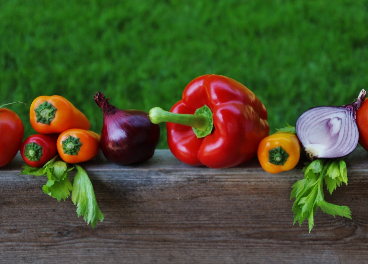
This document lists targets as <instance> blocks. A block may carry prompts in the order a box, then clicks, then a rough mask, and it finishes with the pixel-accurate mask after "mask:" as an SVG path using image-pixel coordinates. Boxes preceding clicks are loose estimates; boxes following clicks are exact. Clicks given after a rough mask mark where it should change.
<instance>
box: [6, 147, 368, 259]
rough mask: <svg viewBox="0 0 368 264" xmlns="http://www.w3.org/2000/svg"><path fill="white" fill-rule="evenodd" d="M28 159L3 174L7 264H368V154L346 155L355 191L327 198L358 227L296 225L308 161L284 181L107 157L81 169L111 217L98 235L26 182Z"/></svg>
mask: <svg viewBox="0 0 368 264" xmlns="http://www.w3.org/2000/svg"><path fill="white" fill-rule="evenodd" d="M21 165H22V160H21V157H20V156H17V157H16V159H15V160H14V161H13V162H12V163H11V164H10V165H8V166H6V167H4V168H1V169H0V253H1V263H22V262H23V263H61V262H65V263H67V262H69V263H101V262H105V263H117V262H119V263H168V262H169V263H287V262H290V263H313V262H318V263H322V262H323V263H354V262H355V263H363V262H366V261H368V250H367V243H368V192H367V189H368V178H367V176H368V153H367V152H365V151H364V150H362V149H357V150H356V151H355V152H354V153H353V154H351V155H350V156H349V157H348V158H347V165H348V176H349V184H348V185H347V186H345V185H344V186H342V187H340V188H338V190H336V191H335V192H334V193H333V195H332V196H330V195H328V194H327V195H326V200H328V201H330V202H333V203H336V204H339V205H347V206H349V207H350V209H351V211H352V218H353V219H352V220H350V219H345V218H342V217H335V218H334V217H332V216H329V215H326V214H324V213H322V212H321V211H318V212H317V214H316V217H315V227H314V228H313V230H312V232H311V233H309V232H308V225H307V222H305V223H303V225H302V226H301V227H299V225H293V213H292V211H291V208H292V204H293V201H291V200H290V199H289V196H290V191H291V186H292V184H293V183H294V182H295V181H297V180H299V179H301V178H302V177H303V174H302V171H301V169H302V164H299V165H298V167H297V168H296V169H294V170H292V171H289V172H284V173H280V174H277V175H273V174H268V173H265V172H264V171H263V170H262V169H261V167H260V166H259V164H258V162H257V160H252V161H251V162H248V163H246V164H244V165H242V166H239V167H236V168H230V169H209V168H204V167H191V166H188V165H185V164H183V163H181V162H179V161H178V160H176V159H175V158H174V157H173V156H172V155H171V153H170V152H169V151H168V150H157V151H156V153H155V155H154V157H153V158H152V159H151V160H149V161H148V162H146V163H144V164H140V165H135V166H119V165H115V164H112V163H110V162H107V161H106V160H105V159H104V158H103V157H102V156H101V155H100V156H99V157H98V158H96V159H95V160H93V161H91V162H88V163H85V164H81V165H82V167H84V169H85V170H86V171H87V172H88V174H89V176H90V178H91V181H92V183H93V185H94V189H95V193H96V198H97V201H98V203H99V206H100V209H101V211H102V212H103V213H104V215H105V220H104V221H103V222H102V223H101V222H98V223H97V224H96V227H95V229H92V228H91V227H90V226H89V225H86V224H85V222H84V221H83V219H82V218H81V217H80V218H78V217H77V214H76V212H75V211H76V207H75V206H74V205H73V203H72V202H71V200H70V199H67V200H66V201H61V202H57V200H55V199H53V198H51V197H49V196H47V195H46V194H44V193H43V191H42V189H41V188H42V185H43V184H45V183H46V179H45V178H44V177H34V176H27V175H20V173H19V172H20V170H21Z"/></svg>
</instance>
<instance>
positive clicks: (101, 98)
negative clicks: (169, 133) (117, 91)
mask: <svg viewBox="0 0 368 264" xmlns="http://www.w3.org/2000/svg"><path fill="white" fill-rule="evenodd" d="M94 100H95V101H96V103H97V105H98V106H99V107H101V109H102V112H103V126H102V132H101V140H100V146H101V151H102V153H103V154H104V156H105V157H106V159H107V160H110V161H112V162H114V163H118V164H122V165H129V164H134V163H140V162H144V161H146V160H148V159H150V158H151V157H152V156H153V154H154V152H155V149H156V147H157V143H158V140H159V138H160V127H159V126H158V125H156V124H153V123H152V122H151V121H150V120H149V118H148V113H147V112H144V111H139V110H121V109H118V108H116V107H115V106H113V105H111V104H109V102H108V100H109V98H105V95H104V94H103V93H101V92H97V93H96V94H95V96H94Z"/></svg>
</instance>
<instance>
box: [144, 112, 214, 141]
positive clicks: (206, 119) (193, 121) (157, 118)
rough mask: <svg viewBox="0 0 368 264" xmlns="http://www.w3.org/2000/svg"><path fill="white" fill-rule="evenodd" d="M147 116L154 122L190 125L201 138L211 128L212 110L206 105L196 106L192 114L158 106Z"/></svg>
mask: <svg viewBox="0 0 368 264" xmlns="http://www.w3.org/2000/svg"><path fill="white" fill-rule="evenodd" d="M149 118H150V120H151V122H152V123H154V124H159V123H162V122H170V123H175V124H180V125H185V126H191V127H192V128H193V131H194V133H195V134H196V136H197V137H198V138H202V137H205V136H207V135H209V134H211V132H212V130H213V117H212V112H211V109H210V108H209V107H208V106H206V105H204V106H202V107H201V108H198V109H197V110H196V111H195V113H194V115H191V114H177V113H171V112H168V111H165V110H163V109H162V108H160V107H154V108H152V109H151V110H150V111H149Z"/></svg>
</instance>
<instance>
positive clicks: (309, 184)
mask: <svg viewBox="0 0 368 264" xmlns="http://www.w3.org/2000/svg"><path fill="white" fill-rule="evenodd" d="M303 172H304V179H302V180H299V181H297V182H296V183H295V184H294V185H293V186H292V188H293V189H292V192H291V196H290V199H294V198H295V201H294V205H293V212H294V224H295V223H296V222H299V225H300V226H301V225H302V223H303V222H304V220H305V219H308V226H309V232H311V230H312V228H313V226H314V215H315V214H316V211H317V210H318V208H321V210H322V211H323V212H325V213H327V214H329V215H332V216H336V215H339V216H342V217H346V218H349V219H351V211H350V209H349V207H347V206H340V205H335V204H331V203H328V202H326V201H325V199H324V193H323V185H324V183H325V184H326V188H327V190H328V191H329V193H330V194H332V192H333V191H334V190H336V188H337V187H339V186H340V185H341V184H342V183H345V184H346V185H347V184H348V177H347V169H346V163H345V161H343V160H340V159H335V160H328V159H316V160H314V161H312V162H309V163H307V164H306V166H305V167H304V168H303Z"/></svg>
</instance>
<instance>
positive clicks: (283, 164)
mask: <svg viewBox="0 0 368 264" xmlns="http://www.w3.org/2000/svg"><path fill="white" fill-rule="evenodd" d="M257 156H258V160H259V163H260V164H261V166H262V168H263V169H264V170H265V171H267V172H269V173H279V172H282V171H288V170H291V169H293V168H294V167H295V166H296V165H297V164H298V162H299V159H300V142H299V139H298V137H297V136H296V135H295V134H294V133H288V132H276V133H275V134H272V135H270V136H267V137H265V138H264V139H263V140H262V141H261V142H260V143H259V145H258V150H257Z"/></svg>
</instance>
